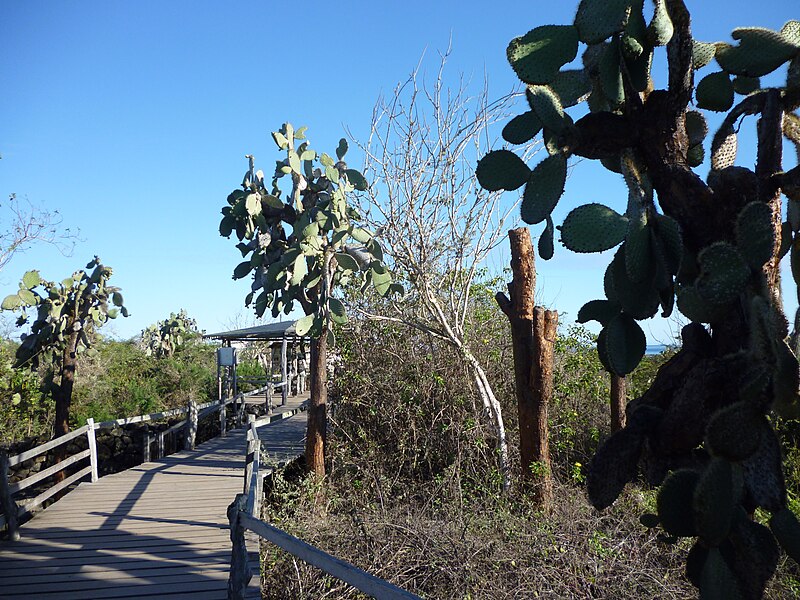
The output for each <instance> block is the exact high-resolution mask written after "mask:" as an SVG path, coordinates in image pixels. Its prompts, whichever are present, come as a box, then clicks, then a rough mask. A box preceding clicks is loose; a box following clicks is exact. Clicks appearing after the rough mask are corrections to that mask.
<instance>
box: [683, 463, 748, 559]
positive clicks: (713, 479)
mask: <svg viewBox="0 0 800 600" xmlns="http://www.w3.org/2000/svg"><path fill="white" fill-rule="evenodd" d="M741 495H742V474H741V470H740V469H739V467H738V465H733V464H731V463H730V462H729V461H728V460H726V459H724V458H715V459H713V460H712V461H711V462H710V463H709V464H708V466H707V467H706V469H705V471H703V473H702V474H701V475H700V479H699V480H698V482H697V486H696V487H695V490H694V504H693V508H694V522H695V528H696V530H697V535H699V536H700V537H701V538H703V539H704V540H705V541H706V542H707V543H708V544H710V545H712V546H718V545H719V544H720V543H722V541H723V540H724V539H725V538H727V537H728V532H729V531H730V527H731V521H732V519H733V515H734V510H735V509H736V507H737V506H739V500H740V498H741Z"/></svg>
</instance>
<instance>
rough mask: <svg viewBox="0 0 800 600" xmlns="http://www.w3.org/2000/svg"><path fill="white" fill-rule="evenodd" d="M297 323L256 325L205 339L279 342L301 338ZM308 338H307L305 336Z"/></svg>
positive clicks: (285, 322)
mask: <svg viewBox="0 0 800 600" xmlns="http://www.w3.org/2000/svg"><path fill="white" fill-rule="evenodd" d="M295 323H297V321H283V322H282V323H269V324H267V325H256V326H255V327H246V328H244V329H233V330H231V331H220V332H218V333H207V334H206V335H204V336H203V337H204V338H209V339H217V340H228V341H239V340H251V341H257V340H279V339H282V338H284V337H300V336H298V335H297V334H296V333H295V329H294V325H295ZM303 337H307V336H303Z"/></svg>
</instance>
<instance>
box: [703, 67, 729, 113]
mask: <svg viewBox="0 0 800 600" xmlns="http://www.w3.org/2000/svg"><path fill="white" fill-rule="evenodd" d="M695 95H696V97H697V106H698V107H699V108H705V109H707V110H713V111H717V112H724V111H727V110H728V109H729V108H730V107H731V106H733V83H731V78H730V76H729V75H728V74H727V73H725V72H724V71H719V72H717V73H710V74H709V75H706V76H705V77H703V79H701V80H700V83H698V84H697V88H696V90H695Z"/></svg>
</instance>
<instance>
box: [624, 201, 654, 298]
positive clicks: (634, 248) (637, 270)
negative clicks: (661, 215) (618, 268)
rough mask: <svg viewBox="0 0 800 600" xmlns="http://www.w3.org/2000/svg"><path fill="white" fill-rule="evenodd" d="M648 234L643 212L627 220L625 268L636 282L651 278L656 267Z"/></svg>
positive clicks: (649, 233)
mask: <svg viewBox="0 0 800 600" xmlns="http://www.w3.org/2000/svg"><path fill="white" fill-rule="evenodd" d="M650 235H651V230H650V227H648V225H647V218H646V217H645V214H644V213H641V214H640V215H637V216H636V217H633V218H631V219H630V220H629V222H628V232H627V235H626V237H625V269H626V270H627V272H628V278H629V279H630V280H631V281H634V282H636V283H639V282H642V281H645V280H646V279H650V278H652V275H653V272H654V270H655V267H656V264H655V262H654V257H653V252H652V250H651V248H650Z"/></svg>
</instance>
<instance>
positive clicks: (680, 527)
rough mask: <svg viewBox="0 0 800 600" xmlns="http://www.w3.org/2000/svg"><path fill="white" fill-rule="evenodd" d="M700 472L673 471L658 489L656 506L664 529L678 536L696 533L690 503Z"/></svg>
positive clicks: (688, 470) (691, 503)
mask: <svg viewBox="0 0 800 600" xmlns="http://www.w3.org/2000/svg"><path fill="white" fill-rule="evenodd" d="M699 480H700V474H699V473H698V472H697V471H694V470H691V469H680V470H678V471H673V472H672V473H670V474H669V475H667V478H666V479H664V483H662V484H661V488H660V489H659V490H658V497H657V499H656V506H657V508H658V518H659V520H660V521H661V525H662V527H663V528H664V531H666V532H667V533H669V534H671V535H676V536H678V537H690V536H693V535H696V529H695V525H694V515H693V510H692V505H693V501H694V491H695V488H696V487H697V482H698V481H699Z"/></svg>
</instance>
